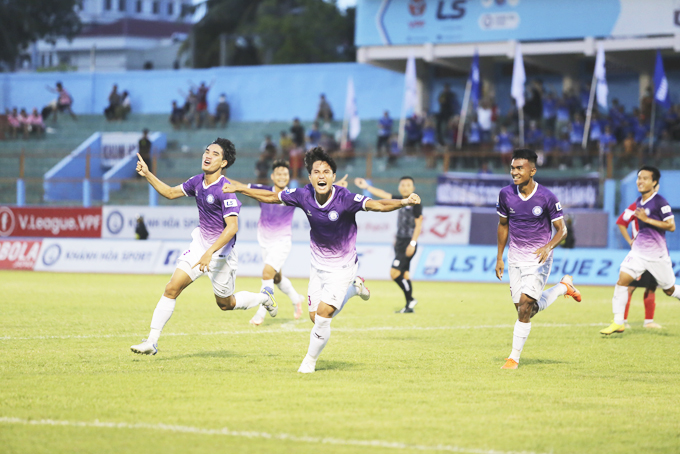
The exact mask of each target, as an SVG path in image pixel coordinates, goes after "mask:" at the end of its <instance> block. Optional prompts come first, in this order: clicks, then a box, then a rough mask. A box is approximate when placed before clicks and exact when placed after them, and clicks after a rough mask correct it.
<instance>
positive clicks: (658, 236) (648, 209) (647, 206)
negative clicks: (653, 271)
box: [631, 192, 673, 260]
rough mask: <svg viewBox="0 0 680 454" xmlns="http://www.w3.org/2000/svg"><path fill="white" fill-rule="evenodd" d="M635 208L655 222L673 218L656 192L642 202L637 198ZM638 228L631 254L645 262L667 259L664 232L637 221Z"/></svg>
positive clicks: (669, 209) (667, 205)
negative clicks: (642, 211)
mask: <svg viewBox="0 0 680 454" xmlns="http://www.w3.org/2000/svg"><path fill="white" fill-rule="evenodd" d="M635 207H636V208H643V209H644V210H645V213H647V217H649V218H650V219H656V220H657V221H666V220H668V219H671V218H672V217H673V212H672V211H671V206H670V204H669V203H668V201H666V199H664V198H663V197H662V196H661V195H659V194H658V193H656V192H655V193H654V194H652V196H651V197H650V198H648V199H647V200H645V201H644V202H643V201H642V197H638V199H637V200H636V201H635ZM638 226H639V227H640V231H639V232H638V234H637V236H636V237H635V241H633V247H632V249H631V250H632V251H633V253H634V254H636V255H638V256H640V257H642V258H644V259H647V260H659V259H663V258H666V257H668V246H667V245H666V231H665V230H662V229H660V228H658V227H654V226H653V225H650V224H647V223H646V222H642V221H641V220H639V219H638Z"/></svg>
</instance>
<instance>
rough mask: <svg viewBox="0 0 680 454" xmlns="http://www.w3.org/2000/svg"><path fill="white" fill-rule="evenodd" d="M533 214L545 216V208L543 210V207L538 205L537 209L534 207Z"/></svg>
mask: <svg viewBox="0 0 680 454" xmlns="http://www.w3.org/2000/svg"><path fill="white" fill-rule="evenodd" d="M531 212H532V213H534V216H540V215H542V214H543V208H541V207H539V206H538V205H536V206H535V207H533V208H532V209H531Z"/></svg>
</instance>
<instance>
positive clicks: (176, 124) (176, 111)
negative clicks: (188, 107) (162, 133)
mask: <svg viewBox="0 0 680 454" xmlns="http://www.w3.org/2000/svg"><path fill="white" fill-rule="evenodd" d="M183 123H184V109H183V108H181V107H179V106H178V105H177V101H172V111H171V112H170V124H171V125H172V127H173V129H180V128H181V127H182V124H183Z"/></svg>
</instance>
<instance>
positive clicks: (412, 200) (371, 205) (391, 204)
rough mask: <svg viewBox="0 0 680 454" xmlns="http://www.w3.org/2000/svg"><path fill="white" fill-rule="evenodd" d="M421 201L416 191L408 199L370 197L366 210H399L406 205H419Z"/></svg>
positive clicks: (384, 211) (383, 211)
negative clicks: (376, 198)
mask: <svg viewBox="0 0 680 454" xmlns="http://www.w3.org/2000/svg"><path fill="white" fill-rule="evenodd" d="M419 203H420V197H419V196H418V194H416V193H413V194H411V195H410V196H408V198H407V199H401V200H394V199H389V200H373V199H368V200H367V201H366V211H380V212H382V213H386V212H388V211H394V210H398V209H399V208H403V207H405V206H409V205H418V204H419Z"/></svg>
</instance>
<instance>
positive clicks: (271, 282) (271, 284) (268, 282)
mask: <svg viewBox="0 0 680 454" xmlns="http://www.w3.org/2000/svg"><path fill="white" fill-rule="evenodd" d="M265 287H269V288H270V289H272V291H274V279H262V286H261V287H260V290H263V289H264V288H265Z"/></svg>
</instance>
